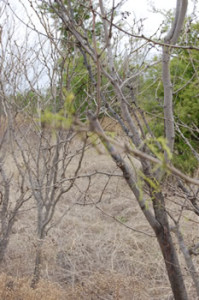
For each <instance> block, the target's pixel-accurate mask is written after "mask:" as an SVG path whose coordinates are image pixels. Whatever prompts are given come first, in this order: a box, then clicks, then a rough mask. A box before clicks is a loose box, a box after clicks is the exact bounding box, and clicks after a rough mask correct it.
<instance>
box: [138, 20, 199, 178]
mask: <svg viewBox="0 0 199 300" xmlns="http://www.w3.org/2000/svg"><path fill="white" fill-rule="evenodd" d="M190 26H191V27H190V34H189V35H188V40H186V41H185V40H183V37H182V38H181V39H182V41H181V42H183V43H185V42H186V43H189V44H194V45H198V44H199V43H198V38H197V37H198V34H199V23H197V24H191V25H190ZM186 39H187V36H186ZM154 60H157V58H155V59H154ZM198 61H199V52H198V51H184V50H181V49H180V50H178V49H177V50H175V51H174V54H173V57H172V59H171V64H170V67H171V79H172V83H173V104H174V106H173V108H174V116H175V121H176V122H177V123H178V125H179V128H180V130H181V132H182V134H183V135H184V137H185V138H186V139H187V140H189V142H190V144H191V145H192V147H193V148H194V149H195V150H196V151H199V133H198V131H197V130H196V128H199V97H198V94H199V85H198V78H199V77H198V76H199V67H198ZM142 89H143V90H144V92H143V94H142V95H141V97H140V99H139V100H140V105H141V106H142V108H144V110H146V111H147V112H148V115H149V117H150V126H151V129H152V130H153V132H154V134H155V136H156V137H160V136H164V117H163V106H164V90H163V84H162V80H161V64H158V65H156V66H155V67H153V68H151V69H150V70H149V72H148V74H147V76H146V78H145V79H143V86H142ZM173 162H174V164H175V165H176V166H177V167H178V168H180V169H181V170H182V171H184V172H187V173H193V171H194V170H195V169H196V168H197V166H198V163H197V160H196V158H195V157H194V155H193V153H192V151H191V149H190V148H189V147H188V145H187V144H186V141H185V140H184V139H183V138H182V136H181V135H180V134H178V132H177V130H176V138H175V146H174V155H173Z"/></svg>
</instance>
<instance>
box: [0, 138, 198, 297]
mask: <svg viewBox="0 0 199 300" xmlns="http://www.w3.org/2000/svg"><path fill="white" fill-rule="evenodd" d="M31 140H32V142H33V144H34V137H31ZM79 143H80V141H78V140H77V141H76V144H75V145H73V147H75V146H76V147H78V145H79ZM6 166H7V170H8V171H9V170H10V172H11V171H12V173H13V174H14V178H15V180H16V181H17V178H18V174H17V170H15V169H14V165H13V161H12V158H11V156H10V155H9V154H8V155H7V157H6ZM135 166H139V163H138V162H136V161H135ZM73 167H75V161H74V165H73V164H72V165H71V166H70V168H71V172H72V169H73ZM96 170H100V171H102V172H109V173H110V172H111V173H113V174H117V175H121V174H120V172H119V170H118V169H117V168H116V166H115V165H114V163H113V162H112V160H111V158H110V157H109V156H108V155H107V154H106V151H104V150H103V149H101V151H100V153H99V152H98V151H96V149H95V148H92V147H90V148H88V150H87V151H86V153H85V157H84V159H83V163H82V169H81V174H89V173H91V172H94V171H96ZM86 180H87V179H82V178H80V179H78V180H77V181H76V184H75V187H74V188H73V189H72V190H70V192H69V193H67V194H66V195H65V196H64V197H63V199H62V201H61V202H60V203H59V204H58V206H57V210H56V213H55V217H54V219H53V224H54V226H53V227H52V229H51V230H50V231H49V234H48V236H47V237H46V239H45V243H44V245H43V249H42V250H43V252H42V253H43V254H42V255H43V257H42V258H43V259H42V265H41V270H42V280H41V281H40V283H39V284H38V286H37V288H36V289H32V288H30V281H31V278H32V274H33V270H34V258H35V248H36V234H35V231H36V229H35V228H36V214H35V204H34V201H33V200H30V201H29V202H28V203H27V204H26V205H25V206H24V207H23V209H22V210H21V212H20V214H19V216H18V217H17V221H16V223H15V225H14V228H13V230H12V235H11V239H10V243H9V246H8V250H7V252H6V257H5V260H4V263H3V264H2V265H1V267H0V270H1V275H0V299H1V300H33V299H34V300H37V299H38V300H45V299H46V300H62V299H68V300H79V299H82V300H97V299H103V300H119V299H121V300H133V299H135V300H163V299H165V300H166V299H168V300H169V299H173V298H172V293H171V289H170V286H169V282H168V279H167V274H166V270H165V266H164V262H163V259H162V256H161V253H160V250H159V246H158V244H157V242H156V239H155V237H154V234H153V232H152V230H151V229H150V227H149V225H148V223H147V221H146V220H145V218H144V216H143V215H142V212H141V211H140V209H139V206H138V204H137V202H136V200H135V198H134V196H133V194H132V192H131V191H130V190H129V188H128V187H127V185H126V183H125V182H124V180H123V178H122V177H121V176H113V177H112V178H111V179H110V180H109V181H108V183H107V177H106V176H101V175H96V176H94V177H93V179H92V184H91V188H90V190H89V192H88V193H87V194H86V201H87V202H85V205H84V201H85V197H84V195H85V191H86V187H87V181H86ZM105 184H106V185H107V186H106V190H105V192H104V194H103V196H102V197H101V190H102V189H103V188H104V186H105ZM15 193H16V191H15V186H14V183H13V190H12V194H13V195H12V197H13V201H14V197H15ZM100 197H101V201H100V202H99V203H97V202H98V200H99V199H100ZM173 200H175V201H181V200H179V199H178V197H177V196H174V194H173V191H172V189H171V190H168V188H167V201H168V206H169V207H170V209H172V210H175V209H177V208H176V206H175V204H174V203H173ZM77 202H78V204H77ZM86 203H87V205H86ZM89 203H90V204H89ZM96 203H97V204H96ZM149 206H150V203H149ZM118 221H119V222H118ZM183 226H184V232H183V233H184V235H185V236H188V239H189V240H190V241H191V240H192V239H193V238H194V236H195V234H196V232H197V224H196V223H192V224H191V227H190V223H189V221H187V219H184V224H183ZM127 227H129V228H127ZM130 227H131V229H130ZM190 228H191V232H190ZM176 247H177V246H176ZM180 259H181V261H182V264H184V262H183V257H182V255H181V254H180ZM196 259H197V258H196ZM184 276H185V277H186V284H187V288H188V291H191V290H192V283H191V282H190V281H189V278H188V275H187V272H186V268H185V267H184ZM192 299H196V298H195V296H194V294H193V298H192Z"/></svg>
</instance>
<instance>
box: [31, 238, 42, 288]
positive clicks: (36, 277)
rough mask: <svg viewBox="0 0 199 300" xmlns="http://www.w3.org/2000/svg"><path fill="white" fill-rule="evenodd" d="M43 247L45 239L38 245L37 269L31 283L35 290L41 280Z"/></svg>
mask: <svg viewBox="0 0 199 300" xmlns="http://www.w3.org/2000/svg"><path fill="white" fill-rule="evenodd" d="M42 245H43V239H40V240H39V241H38V243H37V249H36V257H35V269H34V273H33V279H32V282H31V287H32V288H33V289H35V288H36V286H37V284H38V282H39V280H40V278H41V263H42Z"/></svg>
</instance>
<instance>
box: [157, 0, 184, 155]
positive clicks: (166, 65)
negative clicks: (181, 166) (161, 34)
mask: <svg viewBox="0 0 199 300" xmlns="http://www.w3.org/2000/svg"><path fill="white" fill-rule="evenodd" d="M187 4H188V0H177V2H176V13H175V18H174V21H173V24H172V27H171V29H170V31H169V32H168V34H167V36H166V37H165V39H164V42H165V44H167V45H165V46H164V47H163V54H162V80H163V86H164V120H165V136H166V139H167V142H168V146H169V149H170V151H171V152H173V147H174V140H175V129H174V115H173V91H172V83H171V76H170V55H171V50H170V47H169V46H168V44H171V45H174V44H175V43H176V42H177V40H178V38H179V35H180V33H181V30H182V27H183V23H184V19H185V15H186V11H187Z"/></svg>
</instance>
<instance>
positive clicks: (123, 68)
mask: <svg viewBox="0 0 199 300" xmlns="http://www.w3.org/2000/svg"><path fill="white" fill-rule="evenodd" d="M43 3H44V4H45V8H47V9H48V11H50V12H51V13H52V14H53V15H54V16H56V18H57V19H58V20H59V22H61V28H62V31H64V32H65V33H67V35H65V36H66V37H67V36H70V41H71V37H72V41H73V43H74V45H76V46H77V47H78V48H79V55H80V56H81V55H82V57H83V59H84V67H85V69H87V72H88V75H89V77H90V82H89V84H90V86H92V93H90V94H88V95H87V99H86V100H87V107H88V108H91V109H90V110H88V111H87V116H88V120H89V123H90V131H91V132H94V133H95V134H98V136H99V139H100V140H101V141H102V143H103V144H104V146H105V147H106V149H107V150H108V152H109V154H110V155H111V157H112V159H113V160H114V161H115V163H116V165H117V166H118V167H119V168H120V169H121V171H122V172H123V176H124V178H125V180H126V182H127V184H128V186H129V187H130V189H131V190H132V193H133V194H134V195H135V197H136V199H137V201H138V204H139V206H140V209H141V210H142V211H143V213H144V215H145V217H146V219H147V221H148V222H149V224H150V226H151V227H152V229H153V230H154V232H155V235H156V238H157V241H158V243H159V245H160V249H161V252H162V255H163V257H164V261H165V265H166V269H167V273H168V277H169V280H170V284H171V288H172V291H173V295H174V298H175V299H181V300H182V299H188V295H187V291H186V287H185V283H184V279H183V273H182V268H181V266H180V263H179V260H178V255H177V251H176V249H175V246H174V242H173V237H172V231H173V232H175V233H176V237H177V239H178V241H179V246H180V249H181V251H182V252H183V254H184V257H185V261H186V263H187V266H188V269H189V272H190V275H191V277H192V279H193V282H194V286H195V288H196V292H197V295H198V296H199V281H198V278H197V270H196V268H195V266H194V264H193V261H192V257H191V254H192V253H193V252H194V253H196V249H197V247H195V248H194V250H193V249H192V250H193V251H192V252H191V251H190V250H189V249H188V248H187V247H186V244H185V242H184V240H183V236H182V234H181V231H180V220H181V216H182V211H184V209H185V208H184V206H183V205H184V204H182V206H181V209H180V212H179V215H178V216H175V215H172V213H171V212H169V211H168V208H167V205H166V201H165V200H166V198H165V195H164V193H163V189H162V185H163V182H164V179H165V176H166V173H167V171H168V170H169V172H170V173H172V175H173V176H176V177H177V179H176V184H177V185H179V186H180V187H181V189H182V190H183V192H184V197H185V198H186V201H192V202H191V205H192V210H193V213H196V214H198V206H197V193H195V192H194V189H192V192H190V190H189V184H195V185H196V186H198V185H199V182H198V180H197V179H193V178H189V177H188V176H186V175H185V174H182V173H181V172H180V171H179V170H177V169H175V168H174V167H172V165H170V160H171V157H172V151H173V145H174V142H175V129H174V116H173V101H172V83H171V78H170V68H169V62H170V57H171V52H172V48H173V47H174V46H175V45H176V43H177V41H178V38H179V35H180V33H181V31H182V28H183V24H184V19H185V14H186V10H187V0H177V2H176V12H175V16H174V19H173V23H172V26H171V29H170V30H169V32H168V34H167V35H166V37H165V38H164V40H163V41H162V40H159V41H157V39H156V40H155V39H154V40H153V38H151V39H149V38H147V37H145V36H143V35H142V34H140V31H139V30H138V32H135V29H133V30H131V29H126V28H125V26H124V24H123V26H124V27H121V23H119V22H118V21H117V20H116V19H114V17H115V12H116V11H117V9H119V5H118V4H116V3H115V1H113V2H112V6H111V7H107V8H105V6H104V3H103V1H102V0H99V1H92V0H90V1H86V2H84V3H83V2H77V1H67V2H66V1H65V2H64V1H59V0H57V1H43ZM80 7H81V9H83V11H84V15H88V16H89V17H88V18H85V19H84V18H80V19H79V22H78V15H77V11H78V8H80ZM88 19H89V20H88ZM99 20H100V22H101V23H100V37H99V27H98V26H96V24H97V23H98V22H99ZM88 24H90V26H88ZM121 35H123V36H126V38H128V37H130V39H131V46H132V43H133V41H134V42H135V44H134V47H131V51H130V53H128V54H126V55H125V57H124V56H123V57H122V56H120V59H118V52H117V50H118V48H119V49H120V50H121V48H120V47H119V46H118V44H117V45H116V43H117V41H118V39H117V37H118V36H120V37H121ZM138 40H139V41H140V43H139V44H137V41H138ZM146 42H150V43H152V45H153V43H154V45H160V46H162V47H163V54H162V74H163V76H162V80H163V85H164V107H163V110H164V123H165V137H166V142H164V141H163V140H162V139H161V140H155V139H154V136H153V133H152V132H151V131H150V128H149V126H148V123H147V119H146V118H145V116H144V113H143V112H142V111H141V110H140V108H139V107H138V106H137V103H136V84H137V82H138V81H139V80H138V79H139V74H140V73H143V72H144V70H145V67H146V65H144V64H142V58H143V57H145V56H144V55H141V57H139V59H138V60H136V57H138V56H139V55H138V54H139V51H141V50H143V49H145V50H143V51H145V52H146V53H147V51H148V49H149V46H148V48H147V47H145V48H143V47H144V46H146ZM129 43H130V41H129ZM150 45H151V44H150ZM116 46H117V47H116ZM114 47H115V48H114ZM179 47H180V46H179ZM184 48H186V47H184ZM118 51H119V50H118ZM127 51H128V50H127ZM135 53H136V54H137V56H136V55H135ZM130 65H132V66H133V65H134V66H138V65H139V69H137V68H136V67H134V69H133V68H132V69H131V68H130ZM132 70H133V71H132ZM131 72H133V73H131ZM93 103H94V104H95V108H93ZM104 112H105V113H107V114H108V115H111V116H112V117H113V118H115V119H116V120H117V121H118V123H119V124H120V125H121V128H122V130H123V131H124V133H125V135H126V139H128V140H129V141H130V146H129V144H127V143H124V144H123V145H122V143H121V142H119V143H118V142H117V141H115V140H113V139H111V138H110V137H108V136H107V135H106V133H105V132H104V131H103V129H102V126H101V124H100V118H101V116H102V115H103V113H104ZM78 124H81V129H82V128H85V130H88V129H87V127H86V126H85V125H84V124H83V123H81V122H80V121H79V123H78ZM144 127H145V128H147V129H148V136H147V139H148V140H149V142H146V131H145V129H144ZM121 147H123V148H124V149H125V151H126V152H127V153H128V155H129V156H131V155H132V156H136V157H137V158H139V159H140V162H141V165H142V170H141V175H138V176H135V173H134V172H133V169H131V167H130V166H129V165H127V163H126V162H125V160H124V159H123V158H122V156H121V155H120V153H119V150H118V149H119V148H121ZM162 154H163V155H162ZM154 164H158V167H157V168H156V169H154ZM140 181H142V185H140ZM183 182H185V183H186V187H185V184H184V183H183ZM140 186H142V188H143V187H144V189H145V191H146V193H147V194H148V195H150V199H151V205H150V206H149V207H148V202H147V201H146V197H145V194H143V193H142V189H141V187H140ZM191 193H192V197H191ZM193 198H194V200H193ZM191 199H192V200H191Z"/></svg>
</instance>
